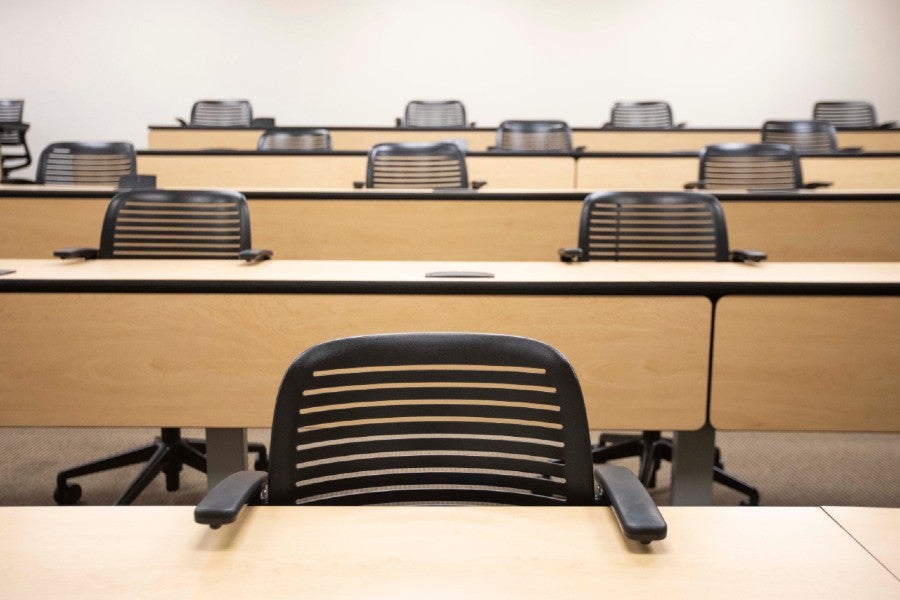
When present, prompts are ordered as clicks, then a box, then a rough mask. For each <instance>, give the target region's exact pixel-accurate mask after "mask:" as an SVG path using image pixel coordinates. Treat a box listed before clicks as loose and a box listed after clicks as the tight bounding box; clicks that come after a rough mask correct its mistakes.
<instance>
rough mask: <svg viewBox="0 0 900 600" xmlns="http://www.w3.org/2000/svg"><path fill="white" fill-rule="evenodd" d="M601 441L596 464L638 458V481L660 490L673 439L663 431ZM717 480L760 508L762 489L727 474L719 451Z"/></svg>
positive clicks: (606, 436)
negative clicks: (661, 471) (661, 473)
mask: <svg viewBox="0 0 900 600" xmlns="http://www.w3.org/2000/svg"><path fill="white" fill-rule="evenodd" d="M599 441H600V443H599V444H598V445H597V446H594V448H593V449H592V451H591V455H592V457H593V460H594V462H595V463H605V462H607V461H610V460H616V459H619V458H628V457H631V456H638V457H640V466H639V467H638V478H639V479H640V480H641V483H643V484H644V486H646V487H648V488H654V487H656V473H657V471H658V470H659V466H660V462H661V461H663V460H666V461H669V462H671V461H672V454H673V452H674V444H673V442H672V440H671V439H669V438H664V437H662V434H661V433H660V432H659V431H644V432H642V433H641V435H640V436H634V435H617V434H602V435H601V436H600V440H599ZM713 481H715V482H716V483H719V484H721V485H724V486H725V487H728V488H730V489H733V490H735V491H737V492H740V493H741V494H744V495H745V496H747V500H745V501H742V502H741V504H742V505H746V506H759V490H757V489H756V488H755V487H753V486H752V485H750V484H749V483H747V482H745V481H742V480H741V479H738V478H737V477H735V476H734V475H731V474H729V473H727V472H726V471H725V465H724V464H723V463H722V460H721V453H720V451H719V449H718V448H716V450H715V457H714V460H713Z"/></svg>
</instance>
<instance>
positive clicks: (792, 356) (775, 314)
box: [710, 296, 900, 431]
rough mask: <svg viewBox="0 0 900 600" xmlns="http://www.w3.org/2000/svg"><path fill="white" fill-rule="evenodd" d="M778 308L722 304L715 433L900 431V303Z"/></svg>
mask: <svg viewBox="0 0 900 600" xmlns="http://www.w3.org/2000/svg"><path fill="white" fill-rule="evenodd" d="M774 300H775V299H772V298H766V297H753V298H745V297H736V296H735V297H725V298H722V299H721V300H720V301H719V302H718V305H717V308H716V327H715V342H714V352H713V365H712V389H711V400H710V421H711V423H712V425H713V426H714V427H715V428H717V429H741V430H760V431H778V430H806V431H900V370H898V368H897V367H898V365H900V344H898V340H900V299H898V298H896V297H890V298H860V297H852V296H849V297H828V298H826V297H809V296H804V297H797V298H790V297H787V298H778V299H777V301H774Z"/></svg>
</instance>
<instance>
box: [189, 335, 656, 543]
mask: <svg viewBox="0 0 900 600" xmlns="http://www.w3.org/2000/svg"><path fill="white" fill-rule="evenodd" d="M271 449H272V456H271V464H270V469H269V472H268V477H267V476H266V474H264V473H254V472H242V473H236V474H233V475H231V476H230V477H229V478H227V479H225V480H224V481H222V482H221V483H220V484H219V485H218V486H216V487H215V488H214V489H213V490H211V491H210V493H209V494H207V497H206V498H204V499H203V501H201V503H200V504H199V505H198V506H197V508H196V510H195V512H194V518H195V520H196V521H197V522H198V523H203V524H207V525H211V526H213V527H218V526H220V525H223V524H225V523H230V522H233V521H234V520H235V518H236V516H237V514H238V512H239V511H240V509H241V507H242V505H243V504H244V503H245V502H247V501H248V500H250V499H251V498H252V497H253V496H254V495H258V492H259V491H260V490H261V489H262V488H263V486H264V485H265V486H266V494H265V497H266V500H265V501H266V503H268V504H274V505H298V504H300V505H316V504H319V505H351V506H359V505H372V504H439V505H446V504H504V505H546V506H566V505H576V506H585V505H593V504H595V503H597V495H596V490H595V481H594V473H593V465H592V463H591V455H590V436H589V432H588V425H587V416H586V413H585V407H584V400H583V397H582V394H581V388H580V386H579V384H578V379H577V378H576V376H575V373H574V371H573V370H572V367H571V365H570V364H569V363H568V361H566V359H565V357H564V356H563V355H562V354H560V353H559V352H558V351H557V350H555V349H554V348H552V347H550V346H548V345H546V344H543V343H541V342H538V341H536V340H532V339H528V338H522V337H515V336H509V335H493V334H478V333H401V334H387V335H367V336H360V337H352V338H344V339H339V340H333V341H330V342H325V343H322V344H318V345H316V346H313V347H312V348H310V349H308V350H307V351H305V352H303V354H301V355H300V356H298V357H297V358H296V359H295V360H294V361H293V362H292V363H291V365H290V367H288V370H287V373H285V376H284V379H283V381H282V384H281V388H280V390H279V392H278V398H277V399H276V404H275V416H274V418H273V422H272V444H271ZM266 479H268V481H266ZM599 483H600V489H601V490H602V492H603V493H602V496H601V498H602V501H606V502H612V505H613V507H614V509H615V510H616V512H617V516H618V517H619V522H620V524H621V525H622V528H623V530H624V531H625V534H626V536H627V537H630V538H632V539H638V540H640V541H643V542H650V541H652V540H657V539H662V538H663V537H665V534H666V525H665V521H664V520H663V519H662V515H660V514H659V511H658V509H657V508H656V506H655V505H654V504H653V501H652V500H651V499H650V497H649V495H648V494H647V492H646V490H645V489H644V488H643V487H642V486H641V485H640V482H638V481H637V479H636V478H635V477H634V474H633V473H631V472H630V471H628V470H627V469H625V468H623V467H612V466H603V467H601V468H600V470H599ZM259 500H261V499H259ZM298 510H299V509H298Z"/></svg>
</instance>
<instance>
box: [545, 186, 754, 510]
mask: <svg viewBox="0 0 900 600" xmlns="http://www.w3.org/2000/svg"><path fill="white" fill-rule="evenodd" d="M764 258H765V255H764V254H763V253H761V252H757V251H752V250H735V251H733V252H730V251H729V249H728V231H727V229H726V226H725V217H724V213H723V211H722V206H721V204H720V203H719V201H718V199H717V198H715V197H714V196H709V195H706V194H698V193H696V192H668V193H665V192H597V193H594V194H591V195H590V196H588V197H587V198H586V199H585V201H584V204H583V206H582V211H581V222H580V225H579V228H578V247H577V248H562V249H560V259H561V260H563V261H564V262H584V261H593V260H613V261H620V260H679V261H684V260H691V261H694V260H699V261H715V262H725V261H729V260H734V261H744V262H747V261H753V262H755V261H759V260H763V259H764ZM672 453H673V442H672V440H671V439H670V438H664V437H662V435H661V432H659V431H644V432H642V434H641V435H640V436H631V435H609V434H602V435H601V436H600V440H599V444H598V446H596V447H595V448H594V449H593V458H594V462H596V463H604V462H606V461H609V460H615V459H619V458H626V457H629V456H638V457H640V467H639V473H640V479H641V481H642V483H643V484H644V485H646V486H647V487H654V486H655V485H656V473H657V471H658V469H659V466H660V461H661V460H668V461H671V460H672ZM713 479H714V480H715V481H716V482H718V483H720V484H723V485H725V486H727V487H729V488H732V489H734V490H737V491H738V492H741V493H742V494H745V495H746V496H747V498H748V500H747V503H748V504H752V505H756V504H759V492H758V491H757V489H756V488H754V487H753V486H751V485H749V484H748V483H746V482H744V481H741V480H740V479H738V478H737V477H735V476H733V475H731V474H729V473H727V472H726V471H725V466H724V464H723V463H722V460H721V455H720V453H719V450H718V448H717V449H716V451H715V457H714V466H713Z"/></svg>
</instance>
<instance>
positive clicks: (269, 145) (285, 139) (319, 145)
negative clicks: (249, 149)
mask: <svg viewBox="0 0 900 600" xmlns="http://www.w3.org/2000/svg"><path fill="white" fill-rule="evenodd" d="M256 149H257V150H309V151H328V150H331V133H330V132H329V131H328V130H327V129H320V128H306V127H289V128H284V127H282V128H279V129H267V130H266V131H265V132H264V133H263V134H262V135H261V136H259V141H258V142H257V144H256Z"/></svg>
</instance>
